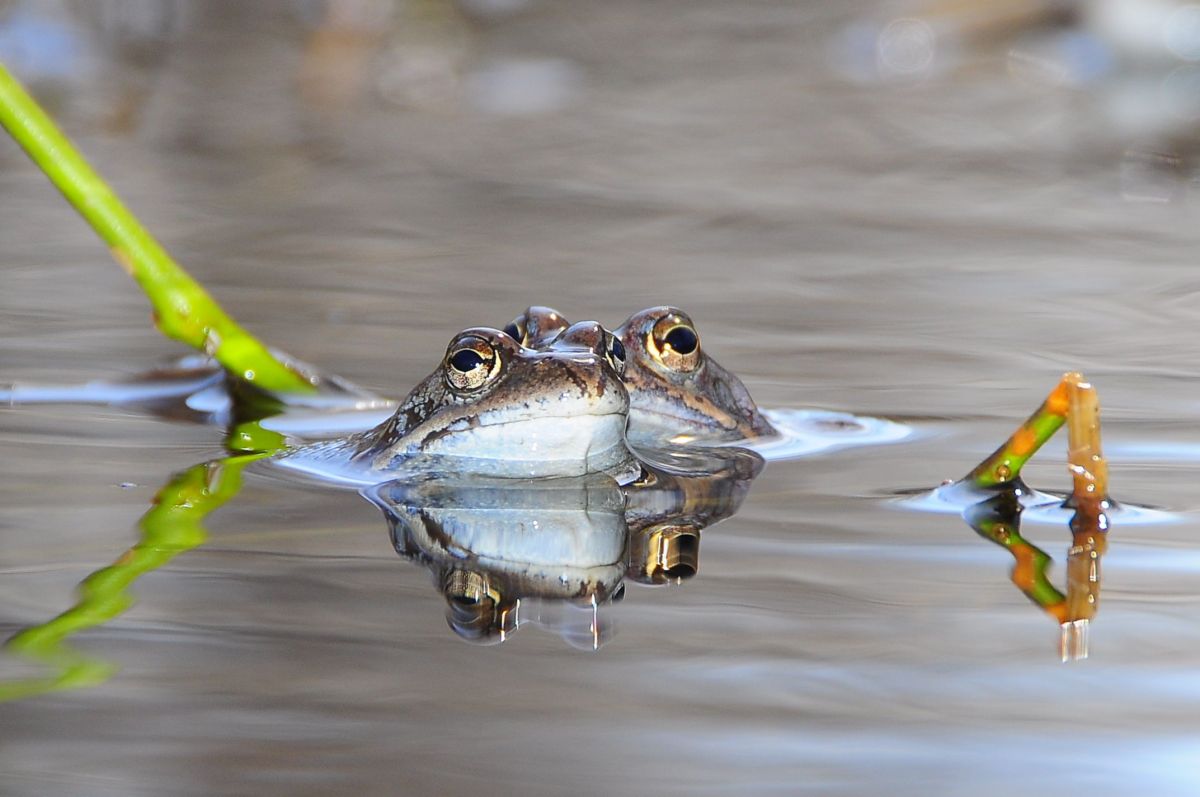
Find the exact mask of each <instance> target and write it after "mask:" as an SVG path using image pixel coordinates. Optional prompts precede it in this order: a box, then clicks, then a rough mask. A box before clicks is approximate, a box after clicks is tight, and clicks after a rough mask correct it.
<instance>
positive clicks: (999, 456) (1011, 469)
mask: <svg viewBox="0 0 1200 797" xmlns="http://www.w3.org/2000/svg"><path fill="white" fill-rule="evenodd" d="M1074 378H1078V375H1077V374H1067V375H1066V376H1064V377H1063V379H1062V381H1060V382H1059V384H1058V386H1057V387H1055V388H1054V390H1052V391H1050V395H1048V396H1047V397H1046V400H1045V401H1043V402H1042V405H1041V406H1040V407H1038V408H1037V410H1036V411H1035V412H1034V413H1033V414H1032V415H1030V416H1029V417H1028V418H1027V419H1026V420H1025V422H1024V423H1022V424H1021V425H1020V427H1018V428H1017V431H1015V432H1013V434H1012V436H1011V437H1009V438H1008V439H1007V440H1005V441H1004V444H1003V445H1001V446H1000V447H999V448H997V449H996V450H995V451H994V452H992V454H991V456H989V457H988V458H987V459H985V460H984V461H983V462H980V463H979V464H978V465H976V466H975V469H974V470H972V471H971V472H970V473H968V474H967V475H966V476H964V477H963V478H962V479H961V482H966V483H967V484H970V485H973V486H974V487H977V488H980V489H987V488H993V487H998V486H1000V485H1004V484H1008V483H1010V482H1012V481H1013V480H1015V479H1016V478H1017V476H1018V475H1020V473H1021V468H1023V467H1025V463H1026V462H1028V461H1029V458H1030V457H1032V456H1033V455H1034V454H1035V453H1037V451H1038V449H1040V448H1041V447H1042V446H1043V445H1045V444H1046V441H1047V440H1049V439H1050V438H1051V437H1053V436H1054V433H1055V432H1057V431H1058V430H1059V429H1061V428H1062V425H1063V423H1065V422H1066V420H1067V406H1068V397H1067V393H1068V391H1069V389H1070V385H1071V380H1072V379H1074Z"/></svg>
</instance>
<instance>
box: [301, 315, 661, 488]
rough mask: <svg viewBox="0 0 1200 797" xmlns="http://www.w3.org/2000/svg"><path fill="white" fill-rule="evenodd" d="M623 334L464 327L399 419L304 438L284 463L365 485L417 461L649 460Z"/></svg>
mask: <svg viewBox="0 0 1200 797" xmlns="http://www.w3.org/2000/svg"><path fill="white" fill-rule="evenodd" d="M612 339H613V338H612V335H611V334H609V333H607V332H606V331H605V330H604V329H603V328H602V327H601V326H600V325H599V324H597V323H595V322H582V323H580V324H576V325H574V326H572V327H571V328H570V329H568V330H564V333H563V335H561V340H559V341H556V342H555V343H554V344H553V345H551V346H548V347H546V348H544V349H543V350H540V351H535V350H533V349H530V348H526V347H524V346H522V345H521V344H520V343H518V342H517V341H515V340H514V339H513V338H512V337H511V336H509V335H506V334H504V333H502V332H499V331H497V330H494V329H487V328H482V327H481V328H475V329H468V330H466V331H464V332H460V333H459V334H458V335H456V336H455V337H454V339H453V340H452V341H451V342H450V345H449V347H447V349H446V354H445V356H444V357H443V358H442V363H441V365H440V366H439V367H438V368H437V370H435V371H434V372H433V373H432V374H430V375H429V376H428V377H426V378H425V379H424V380H423V381H422V382H421V383H420V384H418V385H417V386H416V387H415V388H413V390H412V392H411V393H409V395H408V397H407V398H405V399H404V401H403V402H401V404H400V406H399V407H398V408H397V409H396V411H395V412H394V413H393V414H392V416H391V417H390V418H388V419H387V420H386V421H384V422H383V423H382V424H380V425H379V426H377V427H375V428H374V429H370V430H368V431H366V432H362V433H359V434H355V435H351V436H349V437H346V438H342V439H338V440H333V441H327V442H322V443H316V444H313V445H307V446H301V447H299V448H296V449H293V450H291V451H289V452H287V453H286V454H284V455H283V456H281V457H280V458H279V462H280V464H282V465H284V466H288V467H294V468H298V469H301V470H309V471H314V472H318V473H320V474H321V475H324V476H326V477H332V478H339V479H342V480H345V481H351V482H355V483H368V484H369V483H377V482H382V481H387V480H389V479H392V478H396V476H397V474H400V473H403V472H413V471H415V470H429V469H431V468H434V469H437V470H438V471H439V472H442V473H452V474H465V475H483V476H502V477H516V476H519V477H527V478H541V477H551V476H576V475H582V474H585V473H593V472H600V471H602V472H606V473H610V474H613V475H617V476H618V477H619V478H632V477H633V476H635V475H636V474H638V473H640V468H639V466H638V465H637V463H636V460H634V459H633V457H632V454H631V453H630V451H629V449H628V448H627V446H626V444H625V424H626V418H627V414H628V411H629V395H628V392H627V391H626V389H625V386H624V384H623V383H622V381H621V369H622V368H623V362H621V361H620V360H619V359H617V358H615V357H614V356H613V355H612V351H611V345H610V344H611V341H612Z"/></svg>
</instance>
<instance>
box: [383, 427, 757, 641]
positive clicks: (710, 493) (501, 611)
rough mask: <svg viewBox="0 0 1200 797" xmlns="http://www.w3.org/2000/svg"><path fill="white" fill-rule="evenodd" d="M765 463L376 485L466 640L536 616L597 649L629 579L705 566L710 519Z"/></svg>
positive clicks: (498, 637) (728, 454)
mask: <svg viewBox="0 0 1200 797" xmlns="http://www.w3.org/2000/svg"><path fill="white" fill-rule="evenodd" d="M685 468H686V470H685ZM761 468H762V459H761V458H760V457H759V456H758V455H757V454H754V453H752V452H749V451H745V450H742V449H719V450H716V451H712V452H703V453H686V452H671V453H670V454H669V455H664V456H662V457H661V458H660V462H659V463H657V464H655V465H647V466H646V467H645V468H644V470H643V474H642V476H641V478H639V479H638V480H637V481H635V482H633V483H631V484H629V485H626V486H624V487H622V486H620V485H618V483H617V482H616V481H615V480H613V479H612V478H611V477H608V476H605V475H603V474H592V475H589V476H582V477H572V478H562V479H548V480H547V479H542V480H536V481H532V480H530V481H525V480H514V479H492V480H479V479H473V480H471V481H469V482H468V481H466V480H463V479H461V478H458V477H455V476H438V475H430V476H429V477H427V478H425V479H422V480H420V481H418V482H407V483H400V482H390V483H386V484H382V485H378V486H376V487H374V488H372V489H370V490H367V491H366V492H365V493H364V495H366V496H367V497H368V499H370V500H371V501H372V502H373V503H375V504H376V506H378V507H379V508H380V509H381V510H382V511H383V514H384V517H385V519H386V520H387V522H388V526H389V530H390V533H391V537H392V542H393V545H394V546H395V549H396V552H397V553H399V554H400V555H401V556H402V557H404V558H406V559H409V560H411V561H414V562H417V563H419V564H421V565H423V566H425V567H426V568H427V569H428V570H429V571H430V572H431V573H432V574H433V580H434V584H435V586H436V587H437V589H438V590H440V591H441V593H442V595H443V596H444V597H445V599H446V603H447V621H448V623H449V625H450V627H451V629H453V630H454V632H455V633H456V634H458V635H459V636H460V637H462V638H463V639H465V640H468V641H471V642H476V643H487V644H494V643H499V642H503V641H505V640H507V639H508V638H509V637H510V636H511V635H512V634H513V633H514V632H516V631H517V630H518V629H519V628H521V627H522V626H525V625H531V624H532V625H538V626H541V627H543V628H546V629H548V630H552V631H555V632H557V633H558V634H560V635H561V636H562V637H563V638H564V639H565V640H566V641H567V642H568V643H569V644H571V645H573V646H575V647H580V648H584V649H596V648H598V647H600V646H601V645H602V644H604V643H605V642H606V641H607V640H608V639H609V638H610V637H611V634H612V623H611V619H610V618H609V617H608V612H607V610H608V607H609V606H610V605H611V604H612V603H613V602H615V601H618V600H620V599H621V598H622V597H624V594H625V581H626V579H631V580H633V581H636V582H638V583H642V584H665V583H677V582H679V581H682V580H684V579H686V578H689V577H690V576H692V575H694V574H695V572H696V571H697V569H698V566H699V564H698V563H699V543H700V534H701V530H702V529H704V528H706V527H708V526H711V525H713V524H715V523H717V522H719V521H720V520H723V519H725V518H727V517H729V516H731V515H732V514H733V513H734V512H735V511H737V509H738V506H739V505H740V504H741V501H742V499H743V498H744V497H745V495H746V493H747V491H748V490H749V487H750V483H751V482H752V481H753V479H754V478H755V477H756V476H757V475H758V473H759V472H760V470H761Z"/></svg>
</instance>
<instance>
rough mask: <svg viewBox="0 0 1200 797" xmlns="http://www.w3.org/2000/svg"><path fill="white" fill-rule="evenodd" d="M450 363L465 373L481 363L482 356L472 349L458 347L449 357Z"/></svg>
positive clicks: (455, 368)
mask: <svg viewBox="0 0 1200 797" xmlns="http://www.w3.org/2000/svg"><path fill="white" fill-rule="evenodd" d="M450 365H452V366H453V367H454V370H456V371H461V372H462V373H464V374H465V373H468V372H469V371H474V370H475V369H476V368H478V367H479V366H481V365H483V356H482V355H481V354H480V353H479V352H477V351H475V350H474V349H459V350H458V351H456V352H454V356H453V357H451V358H450Z"/></svg>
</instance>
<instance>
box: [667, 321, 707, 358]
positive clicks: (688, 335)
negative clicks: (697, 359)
mask: <svg viewBox="0 0 1200 797" xmlns="http://www.w3.org/2000/svg"><path fill="white" fill-rule="evenodd" d="M664 342H665V343H666V344H667V345H668V346H670V347H671V348H672V349H674V350H675V351H677V352H679V353H680V354H691V353H692V352H694V351H695V350H696V346H697V344H699V342H700V341H699V340H697V338H696V333H695V332H693V331H692V330H690V329H688V328H687V327H675V328H674V329H672V330H671V331H670V332H668V333H667V337H666V338H664Z"/></svg>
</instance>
